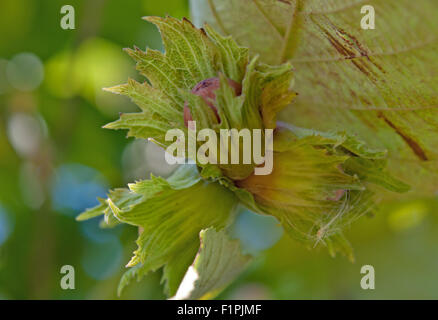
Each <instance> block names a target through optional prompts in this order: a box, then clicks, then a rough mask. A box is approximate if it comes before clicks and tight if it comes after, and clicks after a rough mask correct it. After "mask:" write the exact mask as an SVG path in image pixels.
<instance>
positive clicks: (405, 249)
mask: <svg viewBox="0 0 438 320" xmlns="http://www.w3.org/2000/svg"><path fill="white" fill-rule="evenodd" d="M65 4H71V5H73V6H74V8H75V14H76V20H75V24H76V29H75V30H63V29H62V28H61V27H60V20H61V17H62V15H61V13H60V9H61V7H62V6H63V5H65ZM166 14H169V15H172V16H174V17H178V18H182V17H184V16H189V6H188V3H187V1H185V0H166V1H156V0H135V1H123V2H122V1H116V0H106V1H105V0H92V1H91V0H88V1H85V0H76V1H73V2H71V3H65V2H64V1H58V0H52V1H47V0H46V1H43V0H39V1H36V0H1V2H0V39H1V40H0V298H1V299H112V298H118V297H117V296H116V288H117V284H118V281H119V279H120V276H121V275H122V274H123V272H124V270H125V268H124V265H125V264H126V263H127V262H128V260H129V258H130V255H131V253H132V251H133V250H134V249H135V247H136V245H135V239H136V236H137V230H136V229H135V228H133V227H129V226H119V227H117V228H115V229H100V228H99V226H98V221H96V220H91V221H88V222H82V223H78V222H76V221H75V219H74V218H75V216H76V215H77V214H78V213H79V212H81V211H82V210H83V209H85V208H87V207H90V206H93V205H95V204H96V196H104V195H105V193H106V191H107V190H108V189H109V188H114V187H120V186H123V185H125V184H126V183H127V182H131V181H133V180H135V179H141V178H145V177H147V176H148V175H149V173H151V172H153V173H155V174H158V175H162V176H167V175H169V174H170V173H171V171H172V170H173V169H174V168H173V167H170V166H167V165H165V164H164V161H163V151H162V150H160V149H159V148H158V147H155V146H154V145H151V144H148V143H147V142H145V141H134V140H133V139H126V138H125V133H124V132H117V131H110V130H104V129H102V128H101V126H102V125H104V124H106V123H108V122H110V121H112V120H114V119H115V118H116V117H117V115H118V112H129V111H133V110H135V109H136V107H135V106H134V105H133V104H132V103H130V102H129V101H128V100H126V99H124V98H121V97H117V96H114V95H111V94H109V93H106V92H103V91H102V90H101V88H102V87H106V86H112V85H116V84H120V83H124V82H126V79H127V78H128V77H133V78H136V79H137V80H141V78H140V77H139V76H138V75H137V74H136V72H135V69H134V62H133V61H131V59H130V58H129V57H128V56H127V54H125V53H124V52H123V51H122V48H124V47H133V46H134V45H136V46H138V47H140V48H142V49H145V48H146V47H151V48H155V49H162V47H161V41H160V37H159V34H158V32H157V30H156V29H155V27H154V26H152V25H150V24H149V23H147V22H145V21H143V20H141V17H142V16H145V15H160V16H163V15H166ZM437 211H438V199H437V198H436V197H435V198H428V199H409V196H408V197H406V199H405V200H403V201H400V202H397V203H390V204H384V205H383V206H382V208H381V210H380V212H379V213H378V214H377V215H376V216H375V217H374V218H371V219H370V218H363V219H362V220H361V221H360V222H357V223H356V224H355V225H353V226H351V228H349V229H348V230H347V236H348V238H349V239H350V240H351V242H352V245H353V247H354V248H355V254H356V262H355V263H354V264H352V263H350V262H348V260H347V259H345V258H343V257H337V258H331V257H329V256H328V254H327V252H326V250H323V249H316V250H308V249H306V248H304V247H303V246H301V245H300V244H298V243H296V242H294V241H292V240H290V239H289V238H287V237H285V236H282V230H281V229H280V228H279V226H278V225H277V223H276V221H274V220H273V219H270V218H266V217H263V218H262V217H259V216H255V215H253V214H251V213H249V212H245V211H243V212H242V213H241V215H240V216H239V217H238V219H237V221H236V223H235V225H234V226H233V232H234V234H235V236H236V237H239V238H240V239H241V240H242V243H243V245H244V247H245V250H246V251H248V252H260V253H259V256H258V258H257V259H256V260H255V262H254V263H253V264H252V265H251V267H250V268H249V269H248V270H247V271H246V272H245V273H244V274H243V275H242V276H241V277H240V278H239V279H238V280H237V281H236V282H234V283H233V284H232V285H231V286H230V287H229V288H228V289H227V290H225V292H223V293H222V294H221V295H220V296H219V298H230V299H251V298H259V299H307V298H311V299H317V298H320V299H337V298H344V299H356V298H362V299H395V298H401V299H408V298H412V299H416V298H423V299H431V298H438V250H437V248H436V246H437V244H438V219H437V216H438V215H437ZM279 239H280V240H279ZM365 264H368V265H373V266H374V268H375V271H376V289H375V290H367V291H365V290H362V289H361V287H360V279H361V277H362V275H361V274H360V268H361V266H362V265H365ZM63 265H72V266H73V267H75V276H76V277H75V278H76V285H75V287H76V288H75V290H62V289H61V287H60V279H61V277H62V274H60V269H61V267H62V266H63ZM160 277H161V271H157V272H155V273H151V274H149V275H148V276H147V277H145V278H144V280H143V281H141V282H139V283H135V284H133V285H131V286H130V287H129V288H128V289H127V290H126V291H125V293H124V294H123V295H122V296H121V297H120V299H163V298H165V297H164V295H163V293H162V287H161V285H160Z"/></svg>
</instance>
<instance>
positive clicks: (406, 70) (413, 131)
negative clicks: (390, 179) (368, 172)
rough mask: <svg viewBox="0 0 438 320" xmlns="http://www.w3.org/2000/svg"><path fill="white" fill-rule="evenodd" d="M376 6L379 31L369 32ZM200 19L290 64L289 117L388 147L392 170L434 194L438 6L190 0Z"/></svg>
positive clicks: (382, 1) (338, 0)
mask: <svg viewBox="0 0 438 320" xmlns="http://www.w3.org/2000/svg"><path fill="white" fill-rule="evenodd" d="M365 4H369V5H372V6H373V7H374V8H375V12H376V29H375V30H362V29H361V28H360V21H361V19H362V18H363V16H364V15H363V14H361V12H360V11H361V7H362V6H363V5H365ZM191 8H192V16H193V18H194V21H195V23H196V24H198V25H201V24H202V23H204V22H208V23H209V24H210V25H212V26H214V27H216V28H217V29H218V30H219V31H220V32H221V33H222V34H223V35H232V36H233V38H234V39H235V40H236V41H237V42H238V43H239V44H240V45H243V46H248V47H249V48H250V51H251V52H252V53H253V54H258V55H260V59H261V60H262V61H264V62H266V63H270V64H279V63H283V62H286V61H289V62H290V63H291V64H292V65H293V66H294V70H295V87H294V90H296V91H297V92H298V93H299V97H298V98H297V99H296V101H295V103H294V104H293V107H290V108H286V109H285V111H284V112H283V114H282V116H281V118H282V119H284V120H287V121H289V122H293V123H294V124H295V125H297V126H300V127H307V128H313V129H316V130H320V131H330V130H334V131H339V130H346V132H347V133H348V134H349V135H354V136H357V137H359V138H360V139H361V140H363V141H365V142H366V143H367V145H369V146H371V147H373V148H379V149H386V150H388V156H389V163H388V168H389V170H390V171H391V173H392V174H393V175H395V176H398V177H400V178H403V179H404V180H406V181H407V182H408V183H409V184H410V185H412V186H413V191H414V192H415V193H419V194H420V193H421V194H429V195H430V194H434V193H435V192H436V181H437V180H438V148H437V146H438V129H437V128H438V107H437V106H438V95H437V94H436V92H437V91H438V81H436V74H437V72H438V33H437V30H438V2H437V1H431V0H418V1H415V2H412V1H411V0H372V1H369V2H367V3H364V2H363V1H357V0H324V1H322V0H287V1H279V0H191Z"/></svg>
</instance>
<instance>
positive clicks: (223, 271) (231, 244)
mask: <svg viewBox="0 0 438 320" xmlns="http://www.w3.org/2000/svg"><path fill="white" fill-rule="evenodd" d="M200 240H201V246H200V249H199V252H198V254H197V255H196V258H195V260H194V262H193V264H192V265H191V266H190V268H189V269H188V271H187V273H186V274H185V276H184V279H183V280H182V282H181V285H180V287H179V288H178V291H177V292H176V295H175V296H174V297H173V298H172V299H177V300H181V299H211V298H214V297H215V296H216V295H217V294H218V293H219V292H220V291H222V290H223V289H224V288H225V287H226V286H227V285H228V284H229V283H230V282H231V281H233V280H234V279H235V278H236V277H237V276H238V275H239V274H240V273H241V272H242V271H243V270H244V269H245V268H246V266H247V265H248V263H249V262H250V261H251V259H252V257H251V256H249V255H243V254H242V251H241V248H240V243H239V241H238V240H231V239H230V238H229V237H228V235H227V234H226V232H225V231H224V230H221V231H216V230H215V229H213V228H209V229H206V230H202V231H201V233H200Z"/></svg>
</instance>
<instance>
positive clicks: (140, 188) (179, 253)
mask: <svg viewBox="0 0 438 320" xmlns="http://www.w3.org/2000/svg"><path fill="white" fill-rule="evenodd" d="M115 194H116V195H117V196H114V195H115ZM212 203H215V205H214V206H211V204H212ZM106 204H107V206H106V208H103V206H102V205H100V206H98V207H96V208H94V209H91V210H88V211H86V212H85V213H84V214H83V215H81V216H80V217H79V218H78V219H80V220H83V219H85V218H87V217H91V216H95V215H96V212H97V211H98V210H101V212H102V213H103V214H107V213H108V212H111V213H112V215H114V217H115V218H117V220H119V221H120V222H123V223H127V224H131V225H134V226H138V227H141V229H142V230H143V231H142V232H141V234H140V236H139V238H138V239H137V245H138V249H137V250H136V251H135V252H134V256H133V257H132V258H131V260H130V262H129V263H128V267H133V266H137V267H136V269H134V270H132V271H128V273H127V274H126V275H125V276H124V277H123V278H122V281H121V284H120V287H119V292H121V291H122V290H123V288H124V286H126V284H127V283H129V282H130V280H132V279H134V278H136V277H137V278H141V277H142V276H143V275H145V274H146V273H147V272H148V271H151V270H156V269H158V268H160V267H163V266H164V272H163V280H164V281H165V284H166V286H165V291H166V293H167V294H169V295H174V294H175V292H176V289H177V288H178V285H179V283H180V282H181V279H182V278H183V276H184V274H185V272H186V271H187V268H188V267H189V265H190V264H191V263H192V262H193V259H194V258H195V255H196V252H197V251H198V248H199V238H198V235H199V232H200V231H201V230H203V229H206V228H209V227H214V228H217V229H218V230H220V229H222V228H224V227H225V226H227V225H228V224H229V222H230V219H231V218H232V217H233V213H234V207H235V205H236V204H237V201H236V197H235V196H234V194H233V193H232V192H230V191H228V190H227V189H226V188H224V187H222V186H220V185H219V184H216V183H210V182H207V181H201V180H200V176H199V174H198V173H197V169H196V167H195V166H193V165H186V166H181V167H180V168H178V170H177V171H176V173H175V174H174V175H173V176H172V177H170V178H169V179H168V180H164V179H162V178H157V177H154V176H152V177H151V179H150V180H143V181H139V182H136V183H134V184H130V185H129V190H128V189H117V190H116V191H114V192H111V193H110V195H109V197H108V199H107V200H106Z"/></svg>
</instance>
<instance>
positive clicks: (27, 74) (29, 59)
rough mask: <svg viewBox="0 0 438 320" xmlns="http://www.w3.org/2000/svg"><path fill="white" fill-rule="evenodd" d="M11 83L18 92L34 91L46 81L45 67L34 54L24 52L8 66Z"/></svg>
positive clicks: (15, 57) (7, 71) (7, 70)
mask: <svg viewBox="0 0 438 320" xmlns="http://www.w3.org/2000/svg"><path fill="white" fill-rule="evenodd" d="M6 75H7V78H8V81H9V83H10V84H11V85H12V86H13V87H14V88H15V89H18V90H22V91H32V90H34V89H36V88H38V86H39V85H40V84H41V82H42V81H43V79H44V66H43V63H42V62H41V60H40V58H38V56H36V55H35V54H33V53H29V52H23V53H19V54H17V55H15V56H14V57H13V58H12V59H11V60H10V61H9V63H8V65H7V66H6Z"/></svg>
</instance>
